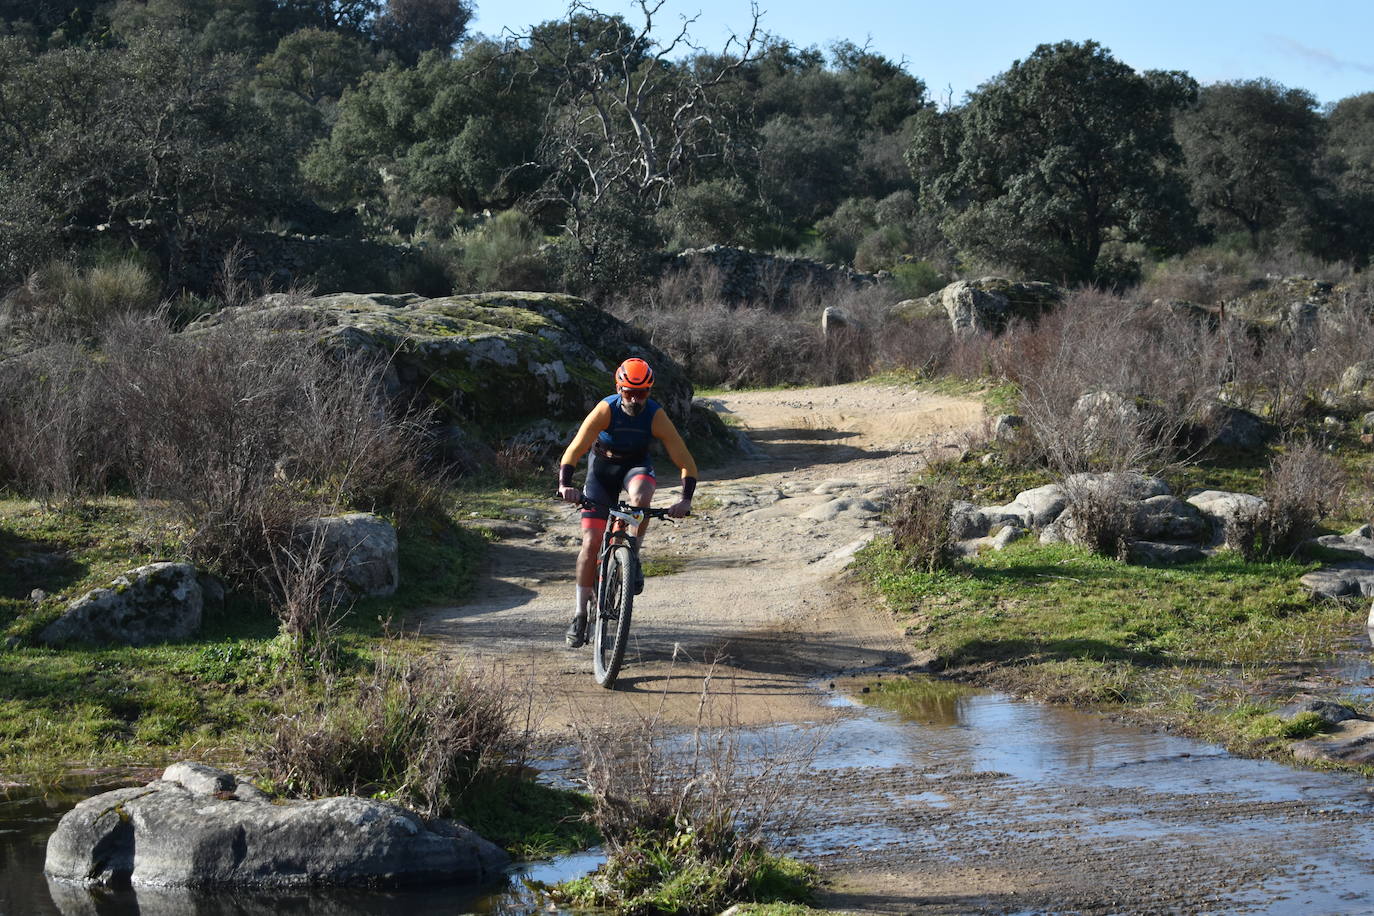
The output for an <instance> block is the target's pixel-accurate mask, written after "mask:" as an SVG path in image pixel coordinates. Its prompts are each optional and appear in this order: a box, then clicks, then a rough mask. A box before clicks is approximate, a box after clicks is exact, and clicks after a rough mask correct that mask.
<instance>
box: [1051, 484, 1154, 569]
mask: <svg viewBox="0 0 1374 916" xmlns="http://www.w3.org/2000/svg"><path fill="white" fill-rule="evenodd" d="M1130 480H1131V476H1130V475H1127V474H1104V475H1078V476H1070V477H1068V478H1066V479H1065V480H1064V481H1063V482H1062V486H1063V487H1064V498H1065V499H1067V500H1068V503H1069V510H1068V511H1069V517H1070V518H1071V519H1072V521H1073V539H1074V541H1075V542H1077V543H1079V544H1081V545H1083V546H1084V547H1087V548H1088V549H1089V550H1091V551H1092V552H1093V553H1096V554H1100V555H1102V556H1105V557H1114V558H1116V559H1118V560H1124V559H1126V556H1127V553H1128V552H1129V549H1130V538H1131V534H1132V528H1133V527H1134V524H1135V510H1136V506H1137V504H1138V503H1139V498H1138V497H1137V496H1136V494H1135V493H1134V492H1132V488H1131V486H1130Z"/></svg>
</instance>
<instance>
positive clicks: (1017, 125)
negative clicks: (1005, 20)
mask: <svg viewBox="0 0 1374 916" xmlns="http://www.w3.org/2000/svg"><path fill="white" fill-rule="evenodd" d="M1195 92H1196V84H1195V83H1194V82H1193V80H1192V79H1191V78H1190V77H1188V76H1186V75H1185V74H1182V73H1160V72H1151V73H1146V74H1143V75H1142V74H1137V73H1136V72H1135V71H1134V70H1132V69H1131V68H1130V67H1128V66H1127V65H1125V64H1123V63H1122V62H1120V61H1118V60H1116V59H1115V58H1114V57H1112V55H1111V54H1110V53H1109V52H1108V51H1107V49H1105V48H1103V47H1102V46H1100V45H1098V44H1097V43H1096V42H1093V41H1087V42H1083V43H1082V44H1078V43H1075V42H1071V41H1065V42H1060V43H1058V44H1053V45H1050V44H1045V45H1040V46H1039V47H1038V48H1036V49H1035V52H1034V53H1033V54H1031V56H1030V57H1028V58H1027V59H1026V60H1024V61H1017V62H1015V63H1013V64H1012V66H1011V68H1010V69H1009V70H1007V72H1005V73H1003V74H1001V75H1000V76H998V77H996V78H995V79H993V80H991V81H989V82H988V83H985V84H984V85H983V86H982V87H980V88H979V89H978V91H976V92H974V93H971V94H970V96H969V97H968V100H967V102H966V103H965V104H964V105H962V106H960V107H959V108H955V109H952V110H950V111H947V112H938V113H937V112H934V111H925V112H922V113H921V115H920V116H919V117H918V119H917V121H916V124H915V128H914V135H913V139H912V145H911V148H910V150H909V152H908V161H909V163H910V165H911V168H912V171H913V173H914V175H915V178H916V181H917V184H918V185H919V187H920V193H921V200H922V203H923V204H924V205H926V206H929V207H934V208H938V209H939V210H940V211H941V212H943V213H945V214H946V216H945V219H944V227H945V231H946V232H947V234H948V235H949V237H950V239H951V241H953V243H954V244H955V245H956V246H957V247H958V248H959V249H960V250H961V251H964V252H967V253H968V254H970V255H972V256H974V257H978V258H983V259H987V260H989V261H992V262H994V263H998V262H1000V263H1008V264H1011V265H1014V266H1016V267H1018V268H1021V269H1023V270H1025V271H1027V272H1030V273H1034V274H1037V275H1040V276H1048V277H1054V278H1063V279H1069V280H1087V279H1090V278H1092V276H1093V271H1094V267H1095V265H1096V263H1097V259H1098V255H1099V253H1100V252H1101V250H1102V246H1103V244H1104V243H1105V242H1106V241H1107V240H1108V239H1111V238H1119V239H1121V240H1124V241H1140V242H1144V243H1146V244H1149V245H1153V246H1158V247H1160V248H1168V247H1171V246H1177V245H1178V244H1179V243H1180V241H1181V240H1182V239H1183V238H1184V237H1186V236H1185V233H1186V227H1187V225H1188V216H1189V211H1188V204H1187V189H1186V185H1185V183H1184V180H1183V173H1182V164H1183V159H1182V152H1181V150H1180V149H1179V146H1178V144H1177V142H1175V140H1174V137H1173V132H1172V123H1173V115H1174V112H1175V111H1176V110H1177V109H1179V108H1180V107H1182V106H1183V105H1185V104H1187V103H1188V102H1190V101H1191V100H1192V98H1193V97H1194V94H1195Z"/></svg>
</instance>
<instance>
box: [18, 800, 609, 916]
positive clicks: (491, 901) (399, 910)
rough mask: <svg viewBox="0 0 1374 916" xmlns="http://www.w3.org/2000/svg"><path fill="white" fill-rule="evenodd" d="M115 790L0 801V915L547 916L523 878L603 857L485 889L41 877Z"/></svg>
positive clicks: (550, 866)
mask: <svg viewBox="0 0 1374 916" xmlns="http://www.w3.org/2000/svg"><path fill="white" fill-rule="evenodd" d="M116 787H117V786H115V785H100V786H96V785H90V786H87V787H85V788H83V789H77V790H75V791H67V792H62V793H51V794H48V795H46V796H43V795H37V794H32V793H28V794H19V793H18V792H14V793H12V794H11V795H10V796H9V797H8V798H6V797H3V796H0V916H20V914H24V916H30V914H31V916H272V914H277V913H293V914H301V916H398V914H406V916H410V914H414V913H435V914H450V913H451V914H459V913H475V914H482V916H517V914H519V916H525V914H530V913H534V912H541V911H542V912H551V911H549V910H547V909H541V905H540V903H539V901H538V900H536V899H535V896H534V894H533V893H531V892H530V891H528V890H526V888H525V886H524V884H523V883H522V881H521V879H522V878H529V879H531V880H534V881H542V882H546V883H556V882H559V881H563V880H566V879H568V878H574V877H577V876H579V875H583V874H586V873H587V872H590V871H592V870H593V869H595V868H596V867H597V866H598V865H600V864H601V863H602V862H603V861H604V859H605V857H604V855H603V854H602V853H601V851H600V850H590V851H587V852H582V853H577V854H574V855H568V856H562V857H560V858H558V859H554V860H551V861H545V862H526V863H522V864H520V865H519V866H517V867H516V868H514V869H512V870H511V872H510V876H509V878H508V880H506V881H505V882H503V883H501V884H498V885H495V886H489V887H485V888H472V887H426V888H414V889H401V890H374V889H365V888H355V889H337V890H327V889H309V890H305V889H302V890H299V891H290V890H273V891H270V892H268V891H245V890H220V891H214V892H205V891H193V890H187V889H171V888H139V889H137V890H132V889H129V890H119V891H115V890H107V889H93V888H85V887H80V886H75V885H70V884H65V883H63V882H58V881H50V880H48V879H47V878H45V877H44V875H43V859H44V856H45V854H46V851H47V842H48V837H49V836H50V835H51V834H52V831H53V830H54V828H56V826H57V822H58V820H59V819H61V817H62V815H63V814H64V813H66V812H67V811H68V810H70V809H71V807H72V806H73V805H75V804H76V803H77V802H78V801H80V800H81V799H82V798H86V797H88V796H90V795H94V794H96V793H97V792H103V791H107V790H109V789H111V788H116Z"/></svg>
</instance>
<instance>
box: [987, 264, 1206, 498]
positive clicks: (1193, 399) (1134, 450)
mask: <svg viewBox="0 0 1374 916" xmlns="http://www.w3.org/2000/svg"><path fill="white" fill-rule="evenodd" d="M1016 343H1019V344H1020V345H1021V348H1020V351H1019V352H1020V354H1021V356H1020V357H1019V358H1018V359H1017V360H1015V365H1014V366H1013V365H1008V367H1007V368H1008V370H1009V371H1008V375H1009V377H1013V378H1015V379H1016V380H1018V381H1019V382H1020V383H1021V387H1022V412H1023V413H1024V414H1025V416H1026V420H1027V425H1028V427H1029V429H1030V432H1031V435H1032V436H1033V438H1034V440H1035V442H1036V444H1037V446H1038V447H1039V449H1040V451H1041V453H1042V457H1043V460H1044V461H1045V462H1046V463H1047V464H1048V465H1049V466H1050V467H1052V468H1054V469H1055V470H1057V471H1059V472H1060V473H1061V474H1070V473H1075V472H1079V471H1124V470H1127V469H1133V468H1141V467H1145V466H1149V465H1152V464H1155V465H1158V464H1164V463H1167V462H1168V461H1171V460H1174V459H1176V458H1177V457H1178V450H1179V448H1180V447H1181V446H1182V445H1183V443H1184V442H1185V441H1186V440H1187V438H1188V437H1187V436H1186V435H1185V433H1187V432H1188V431H1189V430H1190V428H1191V427H1192V424H1193V423H1194V422H1195V421H1196V419H1197V418H1198V417H1200V416H1202V415H1203V413H1204V410H1205V409H1206V408H1207V407H1209V406H1210V405H1211V404H1213V403H1214V402H1215V401H1216V399H1217V395H1218V392H1219V390H1220V387H1221V384H1222V381H1223V380H1224V378H1225V377H1226V372H1227V359H1228V352H1227V349H1226V347H1225V346H1223V345H1222V342H1221V341H1219V340H1218V338H1217V336H1216V335H1215V334H1214V333H1212V332H1211V331H1210V330H1209V329H1208V328H1207V327H1206V326H1205V325H1203V324H1200V323H1198V322H1194V321H1192V320H1190V319H1188V318H1187V317H1184V316H1179V315H1175V314H1173V313H1171V312H1169V311H1167V310H1162V309H1132V308H1131V306H1130V305H1128V304H1127V303H1126V302H1124V301H1123V300H1121V299H1119V298H1117V297H1114V296H1111V295H1108V294H1105V293H1100V292H1092V291H1084V292H1078V293H1075V294H1073V295H1071V296H1069V297H1068V299H1067V301H1066V302H1065V304H1064V306H1063V307H1062V308H1060V309H1058V310H1056V311H1055V312H1054V313H1053V314H1052V315H1049V316H1047V317H1046V318H1045V319H1043V320H1042V321H1041V323H1040V326H1039V327H1037V328H1035V329H1030V330H1027V331H1025V332H1023V333H1022V334H1021V335H1020V336H1019V337H1017V338H1013V339H1012V340H1011V341H1009V342H1008V345H1011V344H1016ZM1013 370H1014V374H1013Z"/></svg>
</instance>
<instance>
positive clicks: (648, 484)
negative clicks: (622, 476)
mask: <svg viewBox="0 0 1374 916" xmlns="http://www.w3.org/2000/svg"><path fill="white" fill-rule="evenodd" d="M657 488H658V485H657V482H656V481H655V480H654V478H653V476H652V475H650V474H637V475H635V476H634V477H631V478H630V479H629V480H627V481H625V492H627V493H629V494H630V502H632V503H634V504H636V505H641V506H647V505H648V504H649V501H650V500H652V499H653V498H654V490H656V489H657Z"/></svg>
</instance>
